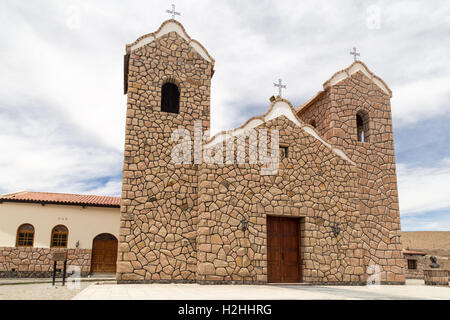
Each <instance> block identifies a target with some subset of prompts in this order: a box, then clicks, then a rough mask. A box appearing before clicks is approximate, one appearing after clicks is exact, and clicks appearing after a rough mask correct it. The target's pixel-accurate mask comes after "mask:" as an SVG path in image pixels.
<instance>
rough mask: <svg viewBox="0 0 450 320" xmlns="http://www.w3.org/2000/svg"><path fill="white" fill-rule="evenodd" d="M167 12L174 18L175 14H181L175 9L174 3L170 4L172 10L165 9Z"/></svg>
mask: <svg viewBox="0 0 450 320" xmlns="http://www.w3.org/2000/svg"><path fill="white" fill-rule="evenodd" d="M166 12H167V13H170V14H171V15H172V19H175V16H176V15H177V16H181V13H179V12H176V11H175V5H174V4H172V10H166Z"/></svg>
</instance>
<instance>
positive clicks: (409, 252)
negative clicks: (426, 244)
mask: <svg viewBox="0 0 450 320" xmlns="http://www.w3.org/2000/svg"><path fill="white" fill-rule="evenodd" d="M403 254H419V255H421V256H424V255H426V253H425V252H422V251H413V250H406V249H403Z"/></svg>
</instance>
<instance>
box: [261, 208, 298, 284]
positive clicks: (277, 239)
mask: <svg viewBox="0 0 450 320" xmlns="http://www.w3.org/2000/svg"><path fill="white" fill-rule="evenodd" d="M267 260H268V266H267V267H268V270H267V272H268V275H267V278H268V279H267V280H268V282H278V283H295V282H300V281H301V265H300V225H299V219H296V218H284V217H272V216H267Z"/></svg>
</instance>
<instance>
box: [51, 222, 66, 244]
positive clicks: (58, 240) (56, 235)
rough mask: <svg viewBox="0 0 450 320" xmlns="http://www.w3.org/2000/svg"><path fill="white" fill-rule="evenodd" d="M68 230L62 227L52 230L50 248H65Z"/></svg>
mask: <svg viewBox="0 0 450 320" xmlns="http://www.w3.org/2000/svg"><path fill="white" fill-rule="evenodd" d="M68 235H69V230H67V228H66V227H65V226H63V225H59V226H56V227H54V228H53V230H52V239H51V244H50V247H52V248H67V238H68Z"/></svg>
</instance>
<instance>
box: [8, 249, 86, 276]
mask: <svg viewBox="0 0 450 320" xmlns="http://www.w3.org/2000/svg"><path fill="white" fill-rule="evenodd" d="M61 251H66V252H67V268H69V267H70V266H77V267H80V271H81V276H86V275H87V274H89V271H90V268H91V250H90V249H55V248H30V247H17V248H14V247H0V278H17V277H19V278H50V277H51V276H52V272H53V258H52V256H53V253H55V252H61ZM57 269H61V271H62V269H63V262H58V264H57ZM57 274H58V276H61V274H62V272H59V273H57Z"/></svg>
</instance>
